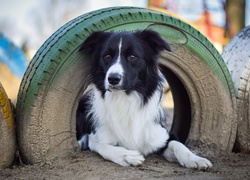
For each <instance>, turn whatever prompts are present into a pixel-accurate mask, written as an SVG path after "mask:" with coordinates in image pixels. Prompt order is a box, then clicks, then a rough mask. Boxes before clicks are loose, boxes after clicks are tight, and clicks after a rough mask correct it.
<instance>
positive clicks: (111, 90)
mask: <svg viewBox="0 0 250 180" xmlns="http://www.w3.org/2000/svg"><path fill="white" fill-rule="evenodd" d="M106 91H109V92H113V91H124V89H123V88H122V87H121V86H109V87H108V89H106Z"/></svg>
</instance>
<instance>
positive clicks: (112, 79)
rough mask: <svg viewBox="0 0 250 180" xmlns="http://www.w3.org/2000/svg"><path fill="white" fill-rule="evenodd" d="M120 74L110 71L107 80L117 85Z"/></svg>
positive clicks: (120, 77)
mask: <svg viewBox="0 0 250 180" xmlns="http://www.w3.org/2000/svg"><path fill="white" fill-rule="evenodd" d="M121 79H122V76H121V75H120V74H118V73H111V74H109V76H108V81H109V83H110V84H111V85H117V84H119V82H120V81H121Z"/></svg>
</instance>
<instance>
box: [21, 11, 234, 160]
mask: <svg viewBox="0 0 250 180" xmlns="http://www.w3.org/2000/svg"><path fill="white" fill-rule="evenodd" d="M138 29H152V30H155V31H157V32H159V33H160V34H161V36H162V37H163V38H165V39H166V40H167V41H168V42H169V43H170V45H171V48H172V51H173V52H172V53H163V54H162V55H161V57H160V62H161V66H162V70H163V73H164V74H165V75H166V78H167V79H168V81H169V84H170V86H171V89H172V93H173V97H174V103H175V108H174V113H175V118H174V123H173V126H172V131H173V132H174V133H176V134H178V135H179V137H180V139H181V141H182V142H184V143H186V144H187V145H188V146H191V147H194V148H196V147H201V148H202V147H204V148H212V149H219V150H224V151H231V150H232V147H233V144H234V141H235V137H236V125H237V124H236V120H235V119H236V118H235V114H236V112H235V111H236V110H235V109H236V108H235V107H236V98H235V94H234V88H233V83H232V80H231V76H230V73H229V72H228V70H227V67H226V64H225V63H224V61H223V59H222V58H221V56H220V54H219V53H218V52H217V51H216V49H215V48H214V47H213V45H212V44H211V43H210V42H209V41H208V40H207V39H206V38H205V37H204V36H203V35H202V34H201V33H199V32H198V31H197V30H195V29H194V28H193V27H191V26H190V25H188V24H186V23H184V22H182V21H181V20H179V19H176V18H174V17H172V16H169V15H167V14H163V13H160V12H156V11H152V10H149V9H143V8H133V7H116V8H107V9H102V10H98V11H94V12H91V13H87V14H84V15H82V16H79V17H77V18H75V19H73V20H72V21H70V22H68V23H67V24H65V25H64V26H62V27H61V28H60V29H58V30H57V31H56V32H55V33H54V34H53V35H52V36H51V37H50V38H49V39H48V40H47V41H46V42H45V43H44V44H43V45H42V47H41V48H40V49H39V50H38V52H37V53H36V55H35V56H34V58H33V60H32V61H31V63H30V64H29V67H28V69H27V71H26V73H25V75H24V78H23V80H22V83H21V87H20V91H19V95H18V102H17V118H18V124H17V137H18V143H19V147H20V154H21V156H22V160H23V162H25V163H31V164H32V163H36V162H41V161H50V160H52V159H54V158H57V157H62V156H67V155H69V154H72V153H75V152H77V151H78V150H79V147H78V145H77V142H76V121H75V116H76V108H77V105H78V100H79V97H80V95H81V94H82V92H83V91H84V89H85V88H86V87H87V85H88V83H89V73H88V71H89V66H90V65H89V61H88V59H86V58H84V57H83V56H82V54H79V53H78V48H79V46H80V44H81V43H82V42H83V40H84V39H86V38H87V37H88V36H89V35H90V33H91V32H93V31H122V30H127V31H135V30H138Z"/></svg>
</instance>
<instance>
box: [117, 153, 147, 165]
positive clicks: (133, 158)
mask: <svg viewBox="0 0 250 180" xmlns="http://www.w3.org/2000/svg"><path fill="white" fill-rule="evenodd" d="M144 160H145V159H144V157H143V156H142V155H141V154H140V153H139V152H137V151H130V150H128V151H126V153H124V154H122V155H121V156H120V157H117V158H116V160H114V162H116V163H117V164H120V165H121V166H129V165H133V166H138V165H140V164H142V163H143V162H144Z"/></svg>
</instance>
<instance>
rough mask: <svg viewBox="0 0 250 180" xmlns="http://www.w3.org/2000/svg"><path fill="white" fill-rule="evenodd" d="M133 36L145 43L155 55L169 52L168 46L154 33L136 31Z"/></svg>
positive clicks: (150, 31)
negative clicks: (164, 51)
mask: <svg viewBox="0 0 250 180" xmlns="http://www.w3.org/2000/svg"><path fill="white" fill-rule="evenodd" d="M135 35H136V36H137V37H138V38H140V39H141V40H143V41H144V42H145V43H147V44H148V45H149V46H150V48H151V49H152V50H153V51H154V53H155V54H158V53H159V52H161V51H163V50H167V51H171V49H170V46H169V44H168V43H167V42H166V41H165V40H164V39H162V38H161V36H160V35H159V34H158V33H157V32H155V31H152V30H143V31H137V32H136V33H135Z"/></svg>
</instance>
